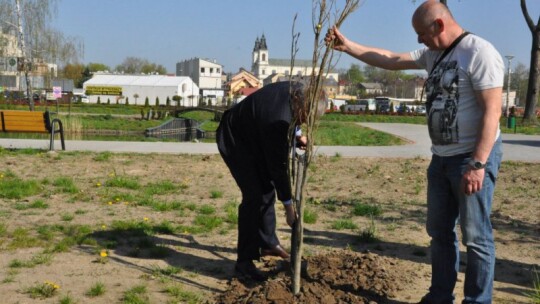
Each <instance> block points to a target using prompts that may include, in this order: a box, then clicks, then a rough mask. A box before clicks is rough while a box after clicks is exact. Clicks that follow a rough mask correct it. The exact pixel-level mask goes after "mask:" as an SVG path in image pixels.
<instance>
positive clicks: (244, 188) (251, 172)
mask: <svg viewBox="0 0 540 304" xmlns="http://www.w3.org/2000/svg"><path fill="white" fill-rule="evenodd" d="M228 131H229V129H227V128H220V129H218V134H217V136H216V137H217V141H218V149H219V151H220V154H221V156H222V158H223V160H224V161H225V164H226V165H227V167H229V170H230V171H231V174H232V176H233V178H234V179H235V181H236V183H237V184H238V187H239V188H240V191H241V192H242V202H241V203H240V206H239V207H238V245H237V254H238V259H237V261H238V262H242V261H247V260H258V259H259V258H260V257H261V253H260V250H261V249H268V248H272V247H275V246H277V245H279V239H278V237H277V235H276V212H275V208H274V206H275V202H276V192H275V188H274V185H273V184H272V180H271V178H270V174H269V172H268V170H267V169H266V161H265V159H264V157H263V156H262V154H261V155H259V154H258V153H254V152H253V151H252V149H251V148H250V147H249V145H242V144H239V142H238V140H236V141H234V145H230V143H231V141H229V140H228V139H227V138H230V134H227V133H229V132H228ZM228 143H229V145H228ZM225 151H226V152H225Z"/></svg>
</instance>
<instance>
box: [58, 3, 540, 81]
mask: <svg viewBox="0 0 540 304" xmlns="http://www.w3.org/2000/svg"><path fill="white" fill-rule="evenodd" d="M343 2H344V1H343V0H337V3H338V5H339V4H341V5H343ZM422 2H423V0H417V1H415V2H414V3H413V1H411V0H363V1H362V2H361V6H360V7H359V8H358V9H357V10H356V11H355V12H354V13H352V14H351V15H350V16H349V17H348V18H347V20H346V21H345V23H344V24H343V25H342V27H341V31H342V33H344V34H345V35H346V36H347V37H348V38H350V39H352V40H354V41H358V42H360V43H364V44H368V45H372V46H377V47H382V48H387V49H391V50H393V51H399V52H405V51H410V50H413V49H416V48H419V47H421V45H419V44H418V43H417V38H416V35H415V33H414V31H413V29H412V26H411V16H412V14H413V12H414V10H415V9H416V7H417V6H418V5H419V4H420V3H422ZM527 5H528V9H529V14H530V16H531V18H532V20H533V22H534V23H535V24H536V22H538V19H539V16H540V1H539V0H527ZM448 6H449V7H450V9H451V11H452V13H453V14H454V17H455V18H456V19H457V20H458V22H459V23H460V24H461V25H462V26H463V27H464V28H465V29H467V30H469V31H470V32H473V33H475V34H477V35H479V36H482V37H484V38H486V39H487V40H489V41H490V42H491V43H493V44H494V45H495V47H496V48H497V49H498V50H499V52H500V53H501V54H502V55H503V56H505V55H513V56H515V58H514V59H513V61H512V66H515V64H516V63H518V62H519V63H523V64H525V65H526V66H528V65H529V61H530V52H531V41H532V38H531V34H530V31H529V29H528V28H527V25H526V23H525V19H524V18H523V15H522V13H521V8H520V4H519V1H518V0H448ZM295 14H298V17H297V21H296V32H300V37H301V39H300V40H299V48H300V51H299V53H298V55H297V56H296V58H297V59H310V58H311V54H312V51H313V37H314V35H313V32H312V30H311V22H312V1H310V0H60V2H59V7H58V15H57V17H56V19H55V20H54V21H53V26H54V27H55V28H56V29H57V30H60V31H61V32H63V33H64V34H65V35H67V36H71V37H77V38H79V39H80V40H82V41H83V43H84V45H85V53H84V58H83V60H82V62H83V63H85V64H87V63H90V62H97V63H104V64H106V65H108V66H110V67H111V68H114V67H115V66H116V65H118V64H120V63H121V62H122V61H123V60H124V59H125V58H126V57H139V58H143V59H147V60H149V61H150V62H154V63H157V64H161V65H163V66H165V68H166V69H167V71H168V72H169V73H174V72H175V66H176V63H177V62H180V61H183V60H186V59H190V58H194V57H199V58H208V59H215V60H217V62H218V63H219V64H221V65H223V66H224V71H225V72H233V73H234V72H237V71H238V69H239V68H241V67H243V68H245V69H248V70H249V69H250V68H251V52H252V50H253V46H254V43H255V39H256V38H257V37H260V36H261V35H262V34H264V35H265V36H266V41H267V45H268V51H269V56H270V58H276V59H287V58H290V49H291V40H292V38H291V32H292V24H293V18H294V15H295ZM505 61H506V60H505ZM351 63H359V62H358V61H356V60H355V59H353V58H351V57H349V56H348V55H346V54H343V55H342V56H341V57H340V59H339V61H338V64H337V67H338V68H348V67H350V65H351Z"/></svg>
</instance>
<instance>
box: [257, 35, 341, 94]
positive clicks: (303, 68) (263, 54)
mask: <svg viewBox="0 0 540 304" xmlns="http://www.w3.org/2000/svg"><path fill="white" fill-rule="evenodd" d="M313 71H315V72H316V73H318V72H319V67H318V66H316V67H315V68H314V67H313V63H312V61H311V60H301V59H295V60H294V67H293V68H292V71H291V59H290V58H289V59H273V58H270V55H269V52H268V45H267V44H266V37H265V36H264V34H263V35H262V36H261V38H260V39H259V37H257V39H256V40H255V46H254V47H253V52H252V60H251V73H252V74H253V75H255V77H257V78H258V79H259V83H260V85H261V86H262V85H263V84H264V80H265V79H266V78H267V77H268V76H272V75H274V76H275V75H280V74H281V75H285V76H288V75H294V76H300V77H302V76H309V75H311V74H313ZM326 78H334V80H336V81H337V80H338V74H337V73H334V72H330V73H328V75H326Z"/></svg>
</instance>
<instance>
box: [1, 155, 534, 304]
mask: <svg viewBox="0 0 540 304" xmlns="http://www.w3.org/2000/svg"><path fill="white" fill-rule="evenodd" d="M0 159H1V164H2V168H1V169H0V173H1V177H0V186H1V185H2V183H4V182H5V181H7V179H9V178H11V179H13V178H15V177H16V178H19V179H20V180H22V181H36V182H37V183H38V184H39V190H38V191H37V193H34V194H33V195H30V196H24V197H20V198H6V197H0V294H1V295H2V299H1V300H0V302H1V303H34V302H35V303H59V302H60V300H61V299H62V298H65V297H69V298H70V299H71V300H73V301H72V302H69V303H135V302H129V301H128V296H127V293H126V292H127V291H128V290H130V289H132V288H133V287H135V286H144V287H145V288H144V289H145V292H144V293H143V295H142V296H141V297H142V298H143V299H144V300H145V301H146V302H140V303H415V302H417V301H418V300H419V299H420V298H421V297H422V295H424V294H425V292H426V291H427V288H428V287H429V282H430V272H431V271H430V266H429V265H430V264H429V260H430V252H429V237H428V236H427V234H426V232H425V228H424V224H425V215H426V204H425V196H426V180H425V171H426V168H427V164H428V160H427V159H421V158H415V159H386V158H343V157H339V156H336V157H318V158H316V159H314V161H313V163H312V165H311V167H310V170H309V178H308V183H307V191H306V197H307V202H306V208H307V209H308V210H309V213H310V215H311V218H312V220H311V221H312V222H313V221H314V222H313V223H309V224H306V229H305V238H304V242H305V246H304V265H305V272H304V274H303V280H302V288H301V292H300V294H298V295H292V294H291V292H290V290H291V288H290V285H291V281H290V272H289V270H288V269H289V265H288V264H287V263H286V262H283V261H280V260H278V259H275V258H264V259H262V260H261V261H260V262H258V263H257V265H258V266H259V267H260V268H261V269H263V270H264V271H266V272H267V273H268V274H269V275H270V279H269V280H268V281H267V282H264V283H255V282H251V281H249V280H246V279H245V278H241V277H237V276H236V275H235V273H234V262H235V259H236V254H235V247H236V236H237V232H236V225H235V223H234V221H231V218H232V219H234V215H233V216H232V217H231V212H230V208H229V209H228V208H227V206H231V205H233V206H236V205H237V204H238V203H239V202H240V198H241V197H240V192H239V190H238V188H237V186H236V184H235V183H234V180H233V179H232V178H231V176H230V174H229V172H228V171H227V168H226V167H225V165H224V163H223V162H222V160H221V159H220V157H219V156H218V155H212V156H201V155H172V154H148V155H146V154H110V153H100V154H96V153H77V152H56V153H39V154H23V153H16V154H15V153H11V152H9V151H6V150H3V151H1V153H0ZM538 172H540V164H537V163H536V164H528V163H516V162H505V163H503V165H502V168H501V171H500V178H499V180H498V182H497V188H496V195H495V202H494V206H493V214H492V221H493V226H494V229H495V236H496V242H497V243H496V246H497V263H496V276H495V286H494V295H495V299H494V303H529V302H530V300H529V299H528V298H527V297H526V296H525V293H527V292H531V286H532V281H533V271H534V269H538V268H539V262H540V250H539V249H540V242H539V240H540V229H539V219H540V208H539V207H538V202H539V201H540V176H539V174H538ZM60 180H64V181H65V180H71V181H72V186H74V187H75V190H73V187H72V190H69V191H68V190H66V189H64V188H62V185H61V184H62V183H61V182H60ZM134 181H135V182H134ZM130 182H131V184H130ZM133 183H135V184H136V186H137V185H138V187H136V186H133ZM130 185H132V186H130ZM152 185H154V186H155V185H172V187H171V186H170V187H168V188H167V187H165V188H163V187H161V188H159V187H158V188H157V189H160V190H157V191H152V190H151V189H154V188H155V187H154V188H152ZM143 193H144V194H143ZM36 202H39V203H41V205H43V204H45V205H46V206H47V207H42V208H37V207H36V208H30V207H29V206H30V205H32V206H35V203H36ZM359 203H361V204H363V205H364V206H365V205H368V206H376V207H379V208H380V210H381V214H380V215H377V216H374V217H370V216H362V215H355V214H359V213H355V211H358V210H357V209H355V208H356V207H357V206H358V204H359ZM25 206H26V207H25ZM212 209H213V211H212ZM208 210H210V211H208ZM277 213H278V235H279V237H280V239H281V242H282V245H283V246H284V247H286V248H290V232H291V231H290V229H289V228H288V226H287V225H286V224H285V218H284V216H281V215H284V211H283V208H282V207H281V206H280V205H279V204H278V205H277ZM201 215H211V216H213V217H211V218H213V219H214V220H215V219H218V220H217V222H215V223H216V224H215V225H213V226H212V228H207V229H203V228H201V227H205V226H204V225H205V224H204V223H201V222H200V221H199V219H201V218H202V217H201ZM314 217H316V219H315V220H313V218H314ZM219 219H221V221H220V220H219ZM338 223H346V225H338ZM51 227H52V228H51ZM81 227H83V228H84V229H83V228H81ZM126 227H127V228H126ZM47 229H49V230H50V231H53V233H52V237H51V236H49V237H44V235H45V234H44V233H43V231H44V230H47ZM82 230H84V231H86V234H83V235H84V237H83V238H80V239H77V241H76V242H74V243H69V245H67V249H64V250H58V248H62V247H60V246H59V245H60V244H63V242H62V240H63V239H65V238H66V236H70V235H74V234H76V231H82ZM21 235H22V236H21ZM47 235H50V234H47ZM64 243H65V242H64ZM51 248H56V249H57V250H54V249H51ZM102 250H107V251H106V253H107V256H106V257H100V252H101V251H102ZM461 253H462V257H463V256H464V251H463V248H462V252H461ZM43 255H46V256H48V257H49V258H48V259H47V260H46V261H45V262H43V263H39V262H36V261H38V260H39V259H38V258H37V257H43ZM14 261H18V262H21V261H22V262H27V263H26V264H25V263H22V264H23V266H21V265H20V264H21V263H18V264H19V265H18V264H17V263H15V262H14ZM461 265H462V269H461V272H460V274H459V280H458V283H457V286H456V289H455V293H456V296H457V300H458V301H461V299H462V294H463V292H462V287H463V280H464V276H463V269H464V267H465V266H466V261H465V260H463V261H462V262H461ZM45 281H47V282H54V284H56V285H57V286H58V287H59V288H58V290H57V291H56V292H55V293H54V294H53V295H52V296H51V297H46V298H43V299H33V298H31V296H30V294H29V292H28V290H29V289H30V288H31V287H32V286H36V285H39V284H42V283H43V282H45ZM97 282H100V283H102V284H103V286H104V290H105V291H104V292H103V293H102V294H100V295H97V296H95V295H94V296H92V295H91V294H90V292H89V290H90V289H91V287H92V286H94V285H95V284H96V283H97ZM180 291H181V292H180ZM64 303H66V302H64ZM136 303H139V302H136Z"/></svg>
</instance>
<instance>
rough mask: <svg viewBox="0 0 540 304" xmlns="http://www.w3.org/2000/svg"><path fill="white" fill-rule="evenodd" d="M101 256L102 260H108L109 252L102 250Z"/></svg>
mask: <svg viewBox="0 0 540 304" xmlns="http://www.w3.org/2000/svg"><path fill="white" fill-rule="evenodd" d="M99 256H100V257H102V258H106V257H107V256H108V254H107V250H101V252H100V253H99Z"/></svg>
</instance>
